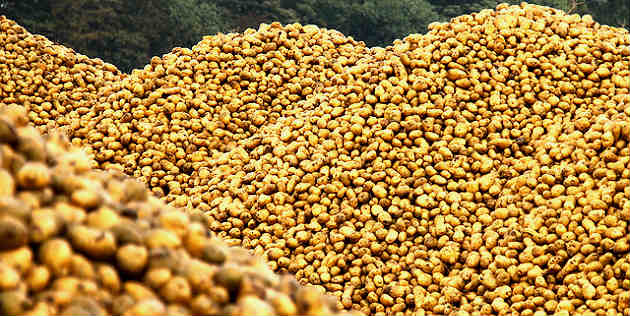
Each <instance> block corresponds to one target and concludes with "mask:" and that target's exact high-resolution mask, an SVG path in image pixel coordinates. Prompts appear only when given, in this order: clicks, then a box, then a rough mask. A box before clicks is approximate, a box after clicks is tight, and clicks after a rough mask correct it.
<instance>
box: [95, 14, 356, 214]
mask: <svg viewBox="0 0 630 316" xmlns="http://www.w3.org/2000/svg"><path fill="white" fill-rule="evenodd" d="M366 52H367V49H366V48H365V46H364V44H363V43H357V42H355V41H354V40H352V39H351V38H346V37H344V36H343V35H342V34H341V33H339V32H337V31H331V30H325V29H323V30H322V29H319V28H317V27H315V26H305V27H302V26H301V25H288V26H286V27H282V26H281V25H280V24H279V23H273V24H271V25H265V24H263V25H261V26H260V28H259V29H258V30H257V31H255V30H252V29H250V30H247V31H245V32H244V33H243V34H237V33H232V34H228V35H225V34H219V35H216V36H208V37H205V38H204V39H203V40H202V41H201V42H199V43H198V44H197V45H195V46H194V47H193V48H192V50H191V49H181V48H176V49H174V50H173V52H171V53H170V54H166V55H165V56H163V57H162V58H158V57H154V58H153V59H152V60H151V63H150V64H149V65H147V66H146V67H145V68H144V69H142V70H136V71H134V72H133V73H132V74H131V75H130V76H129V77H127V78H125V79H124V80H122V83H120V84H113V85H112V86H111V87H108V88H107V89H103V91H102V93H101V94H100V96H101V97H102V99H104V100H105V101H104V102H101V103H99V104H98V105H96V106H95V107H94V108H93V111H94V112H95V115H94V116H97V119H96V120H95V121H93V122H91V125H93V126H94V128H91V129H90V132H89V134H88V136H87V139H84V142H85V143H86V144H87V145H88V146H90V147H91V148H92V149H93V151H94V154H95V159H96V160H97V161H98V162H99V163H100V167H101V168H105V169H107V168H110V167H112V165H113V164H116V165H118V166H120V167H122V168H123V169H124V170H125V171H126V172H127V173H128V174H131V175H134V176H135V177H137V178H140V179H142V180H143V181H146V182H147V183H148V184H149V186H150V187H151V188H152V190H153V192H154V193H155V194H157V195H158V196H164V195H167V199H166V200H167V201H169V202H170V201H173V200H174V199H175V198H178V197H179V200H178V201H176V205H187V204H188V203H189V202H190V201H189V199H188V198H187V197H188V196H190V194H188V192H189V190H190V189H191V188H192V187H194V186H196V185H197V184H198V183H199V182H200V181H203V175H204V174H207V170H208V169H209V168H212V164H211V161H215V160H216V159H215V155H216V154H217V151H219V152H223V151H227V150H229V149H231V148H233V147H234V145H235V143H236V142H237V141H239V140H242V139H245V138H247V137H249V136H252V135H256V137H263V136H261V135H260V134H257V133H256V132H257V131H258V129H259V128H260V126H263V125H265V124H269V123H272V122H274V121H275V120H276V119H277V118H278V117H287V116H292V115H294V114H295V113H299V112H302V111H305V110H308V109H310V108H312V107H313V104H312V103H310V102H309V101H308V100H307V97H309V96H311V95H312V94H313V93H314V91H316V90H318V89H321V87H325V86H331V85H333V84H336V83H337V82H336V81H335V80H333V79H332V78H333V77H334V76H336V75H339V74H341V73H343V72H344V71H345V69H347V68H348V67H350V66H352V65H354V64H355V63H356V62H357V61H358V60H359V59H360V58H361V57H362V56H364V55H365V53H366ZM355 93H356V95H357V100H358V93H360V91H356V92H355ZM198 204H199V201H195V205H198Z"/></svg>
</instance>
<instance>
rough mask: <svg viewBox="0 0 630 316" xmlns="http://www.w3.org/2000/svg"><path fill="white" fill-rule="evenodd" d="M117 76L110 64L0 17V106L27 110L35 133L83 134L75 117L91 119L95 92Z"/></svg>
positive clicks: (118, 77)
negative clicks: (56, 129)
mask: <svg viewBox="0 0 630 316" xmlns="http://www.w3.org/2000/svg"><path fill="white" fill-rule="evenodd" d="M123 76H124V75H122V74H121V73H120V72H119V71H118V69H116V67H115V66H113V65H112V64H108V63H104V62H103V61H102V60H100V59H90V58H88V57H86V56H84V55H81V54H77V53H75V52H74V50H72V49H70V48H67V47H65V46H62V45H57V44H55V43H53V42H51V41H49V40H48V39H46V38H45V37H43V36H41V35H33V34H30V33H29V32H27V31H26V30H25V29H24V28H23V27H21V26H19V25H17V24H16V23H15V22H14V21H11V20H9V19H7V18H6V17H5V16H0V82H2V86H1V87H0V107H4V106H7V105H10V104H19V105H22V106H25V107H27V108H28V109H29V112H28V117H29V119H30V121H31V122H32V123H33V124H34V125H35V126H37V127H38V129H39V130H40V131H41V132H46V131H47V130H48V129H50V128H51V127H63V128H64V129H66V130H67V133H69V132H71V131H74V130H81V128H83V130H81V132H84V129H85V127H86V126H80V125H79V122H81V120H79V118H80V117H84V116H85V115H89V114H92V112H90V107H91V103H92V102H93V100H94V98H96V96H97V91H98V90H99V89H101V88H103V87H104V86H105V85H106V84H110V83H111V82H115V81H118V80H120V79H121V78H122V77H123ZM85 120H87V118H84V120H83V121H85Z"/></svg>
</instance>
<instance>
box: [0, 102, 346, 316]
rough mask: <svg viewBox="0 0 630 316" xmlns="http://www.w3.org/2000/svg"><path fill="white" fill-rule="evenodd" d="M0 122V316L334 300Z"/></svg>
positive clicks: (245, 307) (316, 304) (326, 305)
mask: <svg viewBox="0 0 630 316" xmlns="http://www.w3.org/2000/svg"><path fill="white" fill-rule="evenodd" d="M2 112H5V113H4V114H0V240H1V242H0V314H2V315H22V314H24V315H191V314H196V315H219V314H220V315H306V314H312V315H330V314H332V313H335V312H337V311H338V309H337V306H336V303H335V299H334V298H332V297H325V296H323V295H322V293H320V292H319V291H317V289H315V288H314V287H303V286H300V285H299V284H298V283H297V281H296V280H295V279H294V278H292V277H289V276H280V275H276V274H274V273H273V272H272V271H271V270H270V269H269V268H268V267H267V266H266V265H265V262H264V261H263V260H261V259H259V258H257V257H252V256H251V255H250V254H248V253H247V252H246V251H245V250H243V249H238V248H229V247H227V246H226V245H225V244H224V243H222V242H220V241H218V239H216V238H213V237H211V236H210V234H209V233H208V229H207V227H206V222H205V217H204V216H203V215H202V214H201V213H200V212H194V211H191V212H189V213H188V214H187V213H185V212H182V211H180V210H176V209H173V208H170V207H167V206H165V205H164V203H163V202H162V201H160V200H159V199H157V198H156V197H153V196H152V195H150V193H149V191H148V190H147V189H146V188H145V187H144V186H143V185H142V184H140V183H138V182H136V181H135V180H132V179H129V177H128V176H126V175H123V174H120V173H116V172H111V171H109V172H105V171H94V170H92V169H90V161H89V159H88V157H87V156H86V155H85V154H84V153H83V152H82V151H80V150H78V149H75V148H73V147H70V146H69V143H68V142H67V140H66V138H65V137H61V136H59V135H58V134H51V135H49V136H47V138H42V137H41V136H40V135H39V133H38V131H37V130H36V129H35V128H34V127H31V126H25V124H26V123H27V122H28V119H27V118H26V115H25V113H26V111H24V108H21V107H16V106H6V107H4V108H3V109H2Z"/></svg>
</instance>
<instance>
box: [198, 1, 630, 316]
mask: <svg viewBox="0 0 630 316" xmlns="http://www.w3.org/2000/svg"><path fill="white" fill-rule="evenodd" d="M629 45H630V36H629V34H628V32H627V31H625V30H622V29H614V28H610V27H607V26H601V25H598V24H596V23H594V22H593V21H592V20H591V19H590V17H588V16H585V17H580V16H577V15H565V14H564V13H562V12H559V11H555V10H552V9H549V8H544V7H538V6H530V5H525V4H524V5H522V6H504V5H502V6H499V7H498V8H497V10H496V11H491V10H486V11H482V12H480V13H477V14H474V15H470V16H462V17H458V18H456V19H454V20H452V21H451V22H450V23H445V24H437V23H436V24H433V25H431V31H430V32H429V33H428V34H426V35H412V36H409V37H407V38H406V39H404V40H402V41H396V42H395V43H394V45H393V46H392V47H391V48H388V49H387V50H381V49H374V50H372V52H371V54H372V56H373V57H372V58H371V59H363V60H362V62H360V63H358V64H357V65H356V66H354V67H353V68H351V69H348V71H346V72H345V73H343V74H342V75H340V76H338V77H337V78H336V81H335V82H336V83H337V84H336V85H334V86H331V87H326V88H324V89H323V91H322V93H323V94H322V95H319V96H317V97H316V98H315V103H316V104H317V108H316V109H315V110H313V111H312V112H310V113H308V114H306V115H303V116H298V117H297V118H288V119H286V120H285V119H279V120H278V121H277V124H273V125H270V126H268V127H267V128H264V129H263V131H261V133H263V134H265V135H266V136H265V138H264V139H263V140H262V141H260V142H258V141H256V140H255V139H251V140H247V141H245V142H242V147H241V148H237V149H234V150H233V151H232V152H229V153H226V155H225V157H224V159H223V162H222V163H218V167H217V168H215V169H213V170H211V172H210V173H209V175H208V176H207V177H206V178H207V179H208V185H203V184H204V183H201V184H202V185H201V186H196V187H195V188H194V189H192V190H191V192H193V193H194V194H193V196H197V195H199V196H201V197H202V199H203V201H205V202H206V203H208V204H209V205H210V206H211V209H210V210H208V214H210V215H211V216H212V217H213V219H214V220H213V221H211V223H210V228H211V230H213V231H216V232H219V235H220V236H223V237H224V238H227V239H231V242H233V243H235V244H241V245H242V246H244V247H245V248H251V249H254V250H255V252H257V253H263V252H264V253H265V254H266V256H267V258H268V259H269V261H270V265H271V266H272V268H274V269H276V270H281V271H285V270H287V271H290V272H292V273H294V274H295V275H296V276H297V278H298V279H300V280H302V281H303V282H306V283H310V284H317V285H321V286H323V287H324V288H325V289H327V290H328V291H329V292H332V293H334V294H335V295H337V296H338V297H339V298H340V301H341V304H342V305H343V306H344V307H346V308H354V309H360V310H362V311H364V312H366V313H370V314H388V315H394V314H407V313H411V312H415V313H417V314H420V315H422V314H425V313H426V314H446V315H448V314H457V315H466V314H482V315H490V314H499V315H506V314H520V315H543V314H547V313H555V314H560V315H572V314H579V315H583V314H596V315H618V314H621V315H628V314H630V237H629V236H630V229H629V227H628V224H629V223H630V94H629V90H628V88H629V85H630V70H629V69H630V46H629Z"/></svg>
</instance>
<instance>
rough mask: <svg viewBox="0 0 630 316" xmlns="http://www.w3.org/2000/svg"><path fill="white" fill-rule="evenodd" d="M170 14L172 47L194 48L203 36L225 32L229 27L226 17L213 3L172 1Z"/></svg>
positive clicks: (185, 0) (197, 0)
mask: <svg viewBox="0 0 630 316" xmlns="http://www.w3.org/2000/svg"><path fill="white" fill-rule="evenodd" d="M168 13H169V15H168V18H169V23H168V24H169V25H171V26H172V28H171V29H170V30H169V33H170V34H169V35H170V41H169V43H170V44H171V45H172V46H180V47H192V46H193V45H195V43H197V42H199V41H200V40H201V38H202V37H203V36H205V35H211V34H216V33H219V32H224V31H225V30H226V28H227V27H228V24H227V22H226V19H225V18H224V16H222V15H221V12H219V10H218V8H217V6H216V5H215V4H214V3H211V2H201V1H199V0H171V1H170V2H169V4H168Z"/></svg>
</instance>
